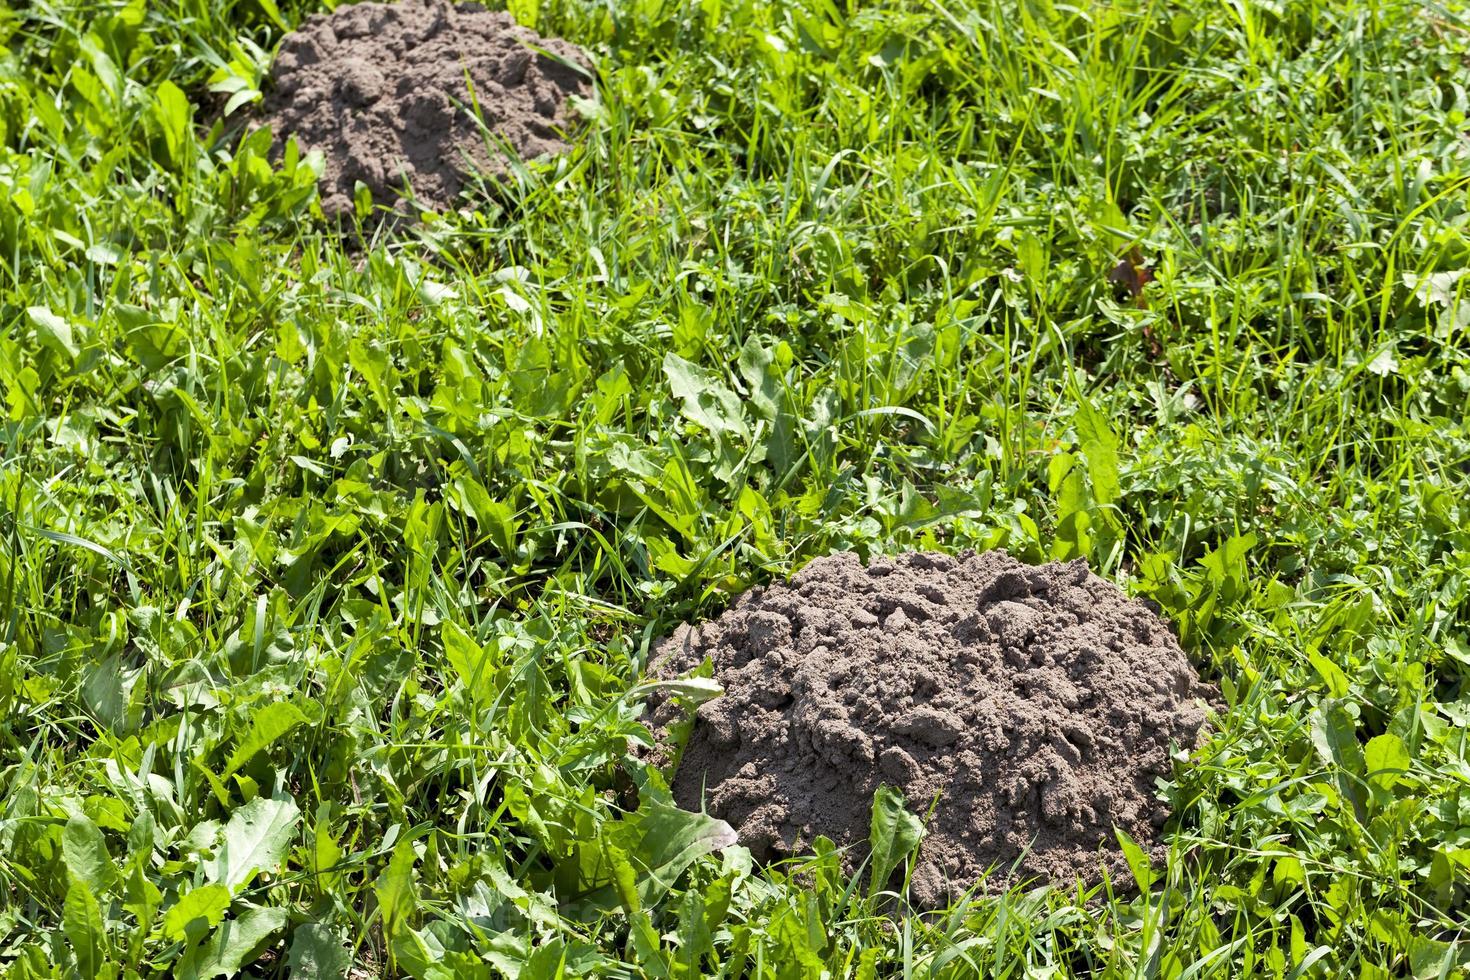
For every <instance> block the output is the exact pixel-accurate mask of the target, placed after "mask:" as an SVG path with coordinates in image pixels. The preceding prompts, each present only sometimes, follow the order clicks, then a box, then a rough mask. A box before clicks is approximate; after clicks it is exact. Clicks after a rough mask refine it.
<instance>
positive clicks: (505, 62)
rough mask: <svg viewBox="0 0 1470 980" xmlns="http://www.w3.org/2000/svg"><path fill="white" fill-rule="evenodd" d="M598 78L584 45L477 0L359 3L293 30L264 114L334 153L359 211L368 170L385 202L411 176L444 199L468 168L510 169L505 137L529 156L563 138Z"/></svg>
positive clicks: (346, 204) (422, 196) (340, 179)
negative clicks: (575, 105)
mask: <svg viewBox="0 0 1470 980" xmlns="http://www.w3.org/2000/svg"><path fill="white" fill-rule="evenodd" d="M543 51H544V52H550V53H551V54H553V55H556V56H557V57H559V58H561V59H562V60H564V61H566V62H570V63H571V64H575V65H580V66H582V68H583V69H584V71H585V72H586V74H584V73H583V72H579V71H578V70H576V69H575V68H571V67H568V66H567V65H566V64H562V63H560V62H558V61H557V60H556V59H555V58H552V57H548V56H547V55H546V54H543V53H541V52H543ZM589 79H590V68H589V67H588V62H587V59H586V57H585V56H584V55H583V54H582V53H581V52H580V51H579V50H578V49H577V48H575V47H574V46H572V45H571V44H568V43H567V42H565V41H558V40H548V39H546V38H543V37H540V36H539V35H537V34H536V33H535V32H533V31H530V30H527V29H526V28H524V27H520V26H517V24H516V22H515V20H514V19H513V18H512V17H511V16H510V15H509V14H506V13H492V12H491V11H488V10H486V9H485V8H484V7H482V6H480V5H479V4H474V3H451V2H449V0H401V2H399V3H359V4H353V5H351V6H346V7H339V8H338V9H337V10H336V11H334V12H333V13H331V14H314V15H312V16H310V17H308V18H306V20H305V22H304V23H303V24H302V25H301V29H300V30H298V31H296V32H295V33H293V34H291V35H290V36H289V37H287V38H286V39H285V41H283V42H282V44H281V50H280V53H279V54H278V55H277V56H276V60H275V63H274V65H273V66H272V67H271V85H270V88H269V91H268V94H267V95H266V98H265V102H264V105H263V106H262V110H261V115H260V117H259V122H261V123H264V124H267V125H269V126H270V127H271V131H272V132H273V133H274V134H275V135H276V136H277V138H278V139H284V138H285V137H286V136H288V135H292V134H294V135H295V136H296V138H297V141H298V142H299V143H300V144H301V146H302V148H303V150H313V149H318V150H321V151H322V153H323V154H324V155H325V156H326V174H325V175H324V177H323V180H322V189H321V195H322V209H323V210H324V211H326V213H327V214H329V215H339V214H344V213H350V212H351V210H352V206H353V202H352V193H353V186H354V184H355V183H356V182H357V181H362V183H363V184H365V185H366V186H367V187H368V189H369V190H371V191H372V194H373V198H374V200H375V201H377V202H378V203H380V204H388V205H394V204H397V203H398V202H399V201H400V198H399V194H400V192H402V191H403V190H404V188H405V187H408V188H411V189H412V195H413V197H414V198H416V199H417V200H418V201H419V202H420V203H421V204H424V205H426V206H429V207H432V208H435V209H438V210H444V209H447V208H451V207H453V206H454V203H455V198H456V197H457V196H458V194H459V192H460V190H461V188H462V187H463V186H464V182H465V177H466V175H467V174H468V173H472V172H478V173H483V174H496V173H500V172H503V171H504V169H505V166H506V160H507V153H506V148H507V147H508V149H509V151H510V153H511V154H513V155H514V156H515V157H518V158H521V159H532V158H534V157H540V156H545V155H547V154H554V153H560V152H562V151H564V150H565V149H566V143H565V142H563V140H562V137H561V133H562V132H563V131H564V130H565V129H566V128H567V125H568V118H569V117H568V110H567V102H568V99H569V98H570V97H571V96H573V95H582V96H587V95H589V94H590V91H591V86H590V81H589ZM472 91H473V94H472ZM476 109H478V113H479V118H478V119H477V118H476V116H475V110H476Z"/></svg>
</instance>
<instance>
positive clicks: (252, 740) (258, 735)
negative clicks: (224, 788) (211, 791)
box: [224, 701, 311, 779]
mask: <svg viewBox="0 0 1470 980" xmlns="http://www.w3.org/2000/svg"><path fill="white" fill-rule="evenodd" d="M310 721H311V719H310V718H308V717H307V716H306V715H305V714H304V713H303V712H302V710H301V709H300V708H298V707H296V705H294V704H292V703H291V702H290V701H272V702H271V703H270V704H266V705H263V706H261V707H259V708H257V709H255V712H254V713H253V714H252V715H251V716H250V729H249V731H247V732H246V733H245V737H244V738H242V739H240V743H239V744H238V745H237V746H235V751H234V752H232V753H231V754H230V761H229V762H228V763H227V764H226V765H225V772H224V778H225V779H229V778H230V776H232V775H233V774H234V773H235V771H236V770H237V769H239V768H240V767H241V766H243V765H245V763H247V762H249V761H250V760H251V759H252V758H254V757H255V754H256V753H257V752H260V751H262V750H263V749H265V748H267V747H269V746H270V745H271V744H272V743H274V742H275V741H276V740H277V739H279V738H282V737H283V736H285V735H287V734H289V733H290V732H291V731H292V730H294V729H295V728H297V727H298V726H300V725H305V724H307V723H309V722H310Z"/></svg>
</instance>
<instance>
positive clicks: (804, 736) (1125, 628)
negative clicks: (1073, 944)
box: [651, 552, 1215, 906]
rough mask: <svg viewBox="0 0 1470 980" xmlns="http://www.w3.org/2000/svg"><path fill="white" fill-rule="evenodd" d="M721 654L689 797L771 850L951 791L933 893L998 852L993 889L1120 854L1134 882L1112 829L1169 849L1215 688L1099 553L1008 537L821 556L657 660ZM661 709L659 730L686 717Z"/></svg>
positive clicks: (676, 635)
mask: <svg viewBox="0 0 1470 980" xmlns="http://www.w3.org/2000/svg"><path fill="white" fill-rule="evenodd" d="M706 657H708V658H710V659H711V660H712V662H713V664H714V673H715V679H716V680H718V681H720V682H721V684H723V685H724V688H725V694H724V695H723V696H722V697H719V698H716V699H715V700H713V701H710V702H707V703H705V704H703V705H701V706H700V708H699V709H698V711H697V712H696V715H695V725H694V729H693V732H692V734H691V736H690V740H689V743H688V745H687V746H686V748H685V750H684V753H683V756H682V759H681V761H680V764H679V767H678V771H677V773H676V775H675V779H674V784H673V789H674V795H675V798H676V799H677V800H678V802H679V804H680V805H681V806H684V807H686V808H691V809H698V808H699V807H700V806H701V804H703V805H704V806H705V807H706V808H707V809H708V810H709V812H710V813H712V814H714V815H715V816H717V817H721V818H723V819H725V820H727V821H729V822H730V823H731V824H732V825H734V827H735V828H736V830H737V831H738V832H739V834H740V840H741V842H742V843H743V844H745V845H746V846H748V847H749V848H751V850H752V851H753V852H754V853H755V855H756V856H757V857H758V858H759V859H761V860H772V859H778V858H781V857H784V856H787V855H792V854H797V853H800V852H801V851H803V850H804V849H805V848H806V847H807V846H808V845H809V844H810V843H811V841H812V838H813V837H814V836H815V835H817V834H825V835H826V836H828V837H830V838H832V839H833V840H835V841H836V842H837V843H838V844H842V845H853V844H855V845H859V847H861V845H863V844H865V842H866V841H867V837H868V828H869V819H870V813H871V803H872V798H873V793H874V791H875V790H877V788H878V786H879V785H880V784H881V783H888V784H889V785H892V786H896V787H897V788H899V789H901V790H902V791H903V793H904V795H905V797H906V798H907V799H908V801H909V804H910V807H911V808H912V809H914V810H915V811H916V812H918V813H920V814H921V815H922V814H923V813H924V812H925V811H926V810H927V808H928V806H929V804H930V802H931V801H932V800H934V799H935V798H936V797H937V798H938V800H939V803H938V808H937V810H936V811H935V814H934V819H933V821H932V823H931V824H930V826H929V831H928V835H927V837H926V838H925V841H924V844H923V846H922V848H921V850H920V862H919V867H918V868H917V869H916V872H915V876H914V890H913V896H914V898H915V899H916V900H917V901H918V902H919V903H920V904H922V905H928V906H933V905H938V904H943V903H945V902H946V901H947V900H950V899H952V898H953V897H955V896H956V895H957V894H958V893H959V892H961V891H963V890H964V889H966V888H968V887H969V886H971V885H972V884H974V883H975V882H976V881H977V880H978V879H980V878H981V877H982V876H983V875H984V874H985V873H986V872H987V870H990V869H992V868H994V869H995V874H994V876H993V877H992V878H990V879H989V881H988V882H987V883H986V886H985V887H993V886H994V885H996V884H1003V883H1010V882H1012V881H1016V880H1020V879H1030V878H1040V879H1044V880H1047V881H1050V882H1054V883H1057V884H1062V885H1071V884H1073V883H1074V882H1075V881H1076V880H1077V879H1078V878H1081V879H1083V880H1086V881H1096V880H1097V879H1098V878H1099V877H1100V873H1101V870H1102V868H1103V867H1104V866H1106V867H1107V869H1108V870H1109V872H1110V873H1112V874H1114V876H1115V880H1119V879H1121V880H1122V881H1123V882H1127V881H1129V880H1130V879H1129V875H1128V871H1127V865H1126V864H1125V863H1124V860H1123V856H1122V854H1121V851H1120V850H1119V848H1118V845H1117V843H1116V837H1115V835H1114V832H1113V828H1114V827H1115V826H1116V827H1120V828H1122V829H1123V830H1125V831H1127V833H1128V834H1129V835H1131V836H1132V837H1133V838H1134V839H1135V840H1136V841H1138V843H1139V845H1140V846H1141V847H1143V848H1144V849H1145V850H1146V851H1150V852H1152V853H1154V854H1155V855H1157V854H1159V853H1160V851H1161V850H1162V846H1161V843H1160V829H1161V826H1162V824H1163V823H1164V821H1165V819H1166V818H1167V817H1168V809H1167V807H1166V806H1165V805H1164V804H1163V803H1161V802H1160V801H1159V800H1158V799H1157V798H1156V794H1157V789H1156V785H1155V781H1156V780H1158V779H1159V778H1161V777H1166V776H1167V775H1168V774H1169V771H1170V760H1169V749H1170V745H1171V743H1173V744H1178V745H1180V746H1184V747H1186V748H1193V747H1195V745H1196V742H1197V739H1198V738H1199V733H1200V729H1201V726H1202V725H1203V724H1204V722H1205V717H1206V713H1207V704H1208V703H1209V702H1211V701H1212V700H1213V699H1214V698H1215V692H1214V690H1213V688H1211V687H1209V686H1207V685H1206V684H1204V683H1202V682H1201V681H1200V679H1199V677H1198V676H1197V674H1196V672H1195V670H1194V669H1193V668H1192V667H1191V666H1190V663H1189V660H1188V658H1187V657H1186V656H1185V655H1184V653H1183V652H1182V651H1181V650H1180V648H1179V645H1178V643H1177V642H1176V641H1175V639H1174V636H1173V634H1172V633H1171V632H1170V631H1169V629H1168V627H1167V626H1166V624H1165V623H1164V622H1163V621H1162V620H1161V619H1160V618H1159V616H1158V615H1156V614H1155V613H1153V612H1152V611H1150V610H1149V609H1148V608H1147V607H1146V606H1144V605H1143V604H1142V603H1141V602H1139V601H1136V600H1132V599H1129V598H1128V597H1127V596H1125V595H1124V594H1123V593H1122V592H1121V591H1119V590H1118V588H1117V587H1116V586H1114V585H1112V584H1110V583H1108V582H1105V581H1103V580H1102V579H1099V578H1097V577H1096V576H1094V575H1092V574H1091V573H1090V572H1089V571H1088V569H1087V565H1086V563H1085V562H1081V561H1076V562H1072V563H1070V564H1065V565H1064V564H1056V563H1053V564H1050V565H1044V566H1040V567H1031V566H1027V565H1023V564H1021V563H1020V562H1017V561H1016V560H1014V559H1012V558H1011V557H1009V556H1008V555H1005V554H1003V553H1000V552H988V553H985V554H980V555H975V554H968V553H967V554H963V555H959V556H955V557H950V556H946V555H940V554H908V555H903V556H901V557H897V558H893V559H881V560H874V561H873V562H872V563H871V564H870V565H868V566H867V567H866V568H865V567H864V566H863V564H862V563H861V561H859V559H858V558H857V556H855V555H852V554H841V555H833V556H831V557H827V558H819V559H817V560H815V561H813V562H812V563H811V564H809V565H807V566H806V568H804V569H803V570H802V571H801V572H800V574H798V575H797V576H796V577H795V578H794V579H793V580H792V581H791V583H790V584H789V585H788V584H784V583H778V584H775V585H772V586H770V587H768V588H764V589H761V588H757V589H753V590H751V591H750V592H747V593H745V594H744V595H743V596H741V597H740V598H739V599H738V600H737V601H736V602H735V604H734V606H733V607H732V608H731V609H730V610H728V611H727V612H726V613H725V614H724V615H722V616H721V617H719V618H718V619H717V620H714V621H713V622H708V623H704V624H701V625H698V626H692V627H691V626H687V625H685V626H680V627H679V628H678V629H676V630H675V631H674V632H673V634H671V635H670V636H669V637H667V638H666V639H665V640H663V641H662V642H661V643H660V644H659V646H658V647H657V649H656V650H655V653H654V657H653V663H652V667H651V670H652V673H653V674H654V675H655V676H657V677H663V678H672V677H675V676H678V675H681V674H684V673H687V672H689V671H691V670H693V669H695V668H696V667H698V666H699V665H700V664H701V663H702V662H703V661H704V659H705V658H706ZM651 707H652V709H653V722H654V726H655V728H656V730H658V731H660V732H666V731H667V730H668V726H669V725H671V724H672V723H673V722H675V721H677V720H678V718H679V716H680V710H681V709H680V708H679V707H678V705H676V704H675V703H674V702H673V701H672V700H670V699H663V698H657V699H655V701H654V703H653V704H652V705H651ZM1028 848H1029V851H1028V850H1027V849H1028ZM1023 853H1024V857H1023V856H1022V855H1023ZM853 856H854V857H856V858H858V859H860V858H861V853H860V851H856V852H854V854H853ZM1018 859H1019V872H1018V874H1016V875H1014V876H1012V875H1011V873H1010V870H1011V867H1012V865H1013V864H1015V862H1017V860H1018Z"/></svg>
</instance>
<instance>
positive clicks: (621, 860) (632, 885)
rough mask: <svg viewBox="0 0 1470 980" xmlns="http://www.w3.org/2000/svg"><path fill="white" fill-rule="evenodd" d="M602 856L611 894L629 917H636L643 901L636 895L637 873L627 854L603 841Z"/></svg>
mask: <svg viewBox="0 0 1470 980" xmlns="http://www.w3.org/2000/svg"><path fill="white" fill-rule="evenodd" d="M602 854H603V858H604V859H605V860H606V861H607V866H608V869H609V871H610V872H611V874H612V886H613V892H614V894H616V895H617V897H618V904H619V905H621V906H622V907H623V911H624V912H625V913H626V914H628V915H629V916H634V915H638V914H639V913H640V912H642V911H643V900H642V899H641V898H640V897H639V895H638V872H637V870H636V869H635V868H634V867H633V862H632V861H630V860H629V859H628V852H627V851H624V850H623V849H622V848H621V847H619V846H618V845H616V844H614V843H613V842H612V841H610V840H606V839H604V840H603V842H602Z"/></svg>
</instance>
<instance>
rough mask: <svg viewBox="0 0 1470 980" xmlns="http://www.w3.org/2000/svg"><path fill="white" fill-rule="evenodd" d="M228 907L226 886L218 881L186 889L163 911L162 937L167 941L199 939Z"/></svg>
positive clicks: (223, 915)
mask: <svg viewBox="0 0 1470 980" xmlns="http://www.w3.org/2000/svg"><path fill="white" fill-rule="evenodd" d="M229 907H230V890H229V889H228V888H226V887H225V886H224V885H221V884H218V883H216V884H213V885H203V886H201V887H199V888H195V889H194V890H193V891H190V892H186V893H185V894H184V896H183V897H182V898H180V899H179V900H178V901H177V902H175V903H174V904H173V905H172V906H171V907H170V908H169V910H168V911H167V912H165V913H163V937H164V938H165V939H167V940H168V941H169V942H178V941H179V940H186V941H187V942H188V943H189V944H190V945H193V944H194V943H197V942H199V940H201V939H203V938H204V936H205V935H206V934H207V933H208V932H209V930H211V929H213V928H214V927H215V926H217V925H219V924H220V921H221V920H222V919H224V917H225V911H226V910H227V909H228V908H229Z"/></svg>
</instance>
